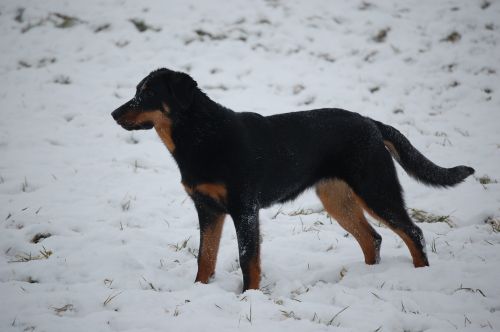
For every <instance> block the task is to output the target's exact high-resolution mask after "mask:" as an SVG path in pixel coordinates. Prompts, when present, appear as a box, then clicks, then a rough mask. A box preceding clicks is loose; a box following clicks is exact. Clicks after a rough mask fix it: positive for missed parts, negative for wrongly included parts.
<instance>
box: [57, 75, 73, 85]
mask: <svg viewBox="0 0 500 332" xmlns="http://www.w3.org/2000/svg"><path fill="white" fill-rule="evenodd" d="M53 82H54V83H57V84H63V85H68V84H71V78H69V76H66V75H57V76H56V77H54V80H53Z"/></svg>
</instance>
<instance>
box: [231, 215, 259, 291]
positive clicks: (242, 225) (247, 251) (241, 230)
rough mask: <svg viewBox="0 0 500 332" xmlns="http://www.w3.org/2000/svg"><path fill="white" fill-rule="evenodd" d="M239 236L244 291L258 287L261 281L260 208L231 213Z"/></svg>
mask: <svg viewBox="0 0 500 332" xmlns="http://www.w3.org/2000/svg"><path fill="white" fill-rule="evenodd" d="M231 217H232V218H233V221H234V226H235V228H236V236H237V238H238V249H239V256H240V266H241V271H242V273H243V292H244V291H246V290H247V289H258V288H259V282H260V242H259V209H258V208H257V207H251V208H246V209H242V211H239V212H236V213H231Z"/></svg>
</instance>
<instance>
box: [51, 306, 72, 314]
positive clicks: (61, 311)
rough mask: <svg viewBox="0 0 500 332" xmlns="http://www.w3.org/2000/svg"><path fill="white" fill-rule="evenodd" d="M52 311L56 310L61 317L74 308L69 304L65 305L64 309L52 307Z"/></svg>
mask: <svg viewBox="0 0 500 332" xmlns="http://www.w3.org/2000/svg"><path fill="white" fill-rule="evenodd" d="M52 309H53V310H54V312H55V313H56V315H58V316H61V315H62V314H63V313H65V312H66V311H73V309H74V306H73V305H72V304H71V303H68V304H66V305H63V306H62V307H59V308H56V307H52Z"/></svg>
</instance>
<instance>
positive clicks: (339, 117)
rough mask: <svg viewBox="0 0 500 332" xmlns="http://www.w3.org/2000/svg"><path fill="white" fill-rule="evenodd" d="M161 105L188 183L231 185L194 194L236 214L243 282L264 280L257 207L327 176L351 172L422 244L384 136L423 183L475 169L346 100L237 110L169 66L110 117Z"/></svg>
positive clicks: (378, 209) (447, 181) (447, 182)
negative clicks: (258, 262) (441, 157)
mask: <svg viewBox="0 0 500 332" xmlns="http://www.w3.org/2000/svg"><path fill="white" fill-rule="evenodd" d="M158 110H160V111H161V112H162V114H163V116H165V117H166V118H168V119H169V120H170V121H171V139H172V141H173V142H174V144H175V149H173V151H171V152H172V155H173V157H174V159H175V161H176V162H177V164H178V167H179V170H180V172H181V176H182V182H183V184H184V185H185V186H186V188H197V186H198V185H200V184H204V183H208V184H218V185H223V186H224V188H226V189H227V195H225V197H224V199H214V197H211V196H210V195H207V194H206V193H204V192H199V191H196V190H194V192H190V195H191V197H192V199H193V200H194V202H195V206H196V208H197V210H198V214H199V215H211V214H213V215H217V214H220V213H228V214H230V215H231V217H232V219H233V220H234V223H235V227H236V232H237V237H238V244H239V249H240V264H241V267H242V270H243V279H244V287H243V288H244V290H246V289H248V288H256V287H255V286H256V285H257V287H258V281H257V284H256V283H255V280H253V281H252V280H251V279H252V278H255V277H252V273H253V272H252V271H254V270H255V266H253V265H252V264H254V263H252V262H254V261H252V259H254V260H255V259H258V254H259V221H258V211H259V209H260V208H264V207H268V206H270V205H272V204H274V203H277V202H286V201H289V200H292V199H294V198H296V197H297V196H298V195H299V194H300V193H302V192H303V191H304V190H306V189H307V188H310V187H312V186H314V185H316V184H318V183H319V182H320V181H322V180H325V179H341V180H343V181H345V182H346V183H347V184H348V185H349V186H350V187H351V188H352V190H353V191H354V192H355V193H356V195H357V196H359V197H361V198H362V200H363V201H364V202H365V203H366V205H367V206H368V208H369V209H371V210H372V211H374V212H375V213H376V214H377V215H378V216H380V217H381V218H383V219H384V220H386V221H387V222H388V224H389V225H390V226H391V228H393V229H395V230H401V231H403V232H405V233H406V234H407V235H409V236H410V237H411V239H412V241H414V242H415V243H417V242H418V243H417V246H419V249H420V250H424V248H423V247H424V246H425V245H424V242H423V236H422V234H421V231H420V229H419V228H418V227H416V226H415V225H414V224H413V223H412V222H411V220H410V218H409V217H408V215H407V213H406V210H405V204H404V200H403V196H402V189H401V187H400V184H399V181H398V179H397V175H396V170H395V167H394V164H393V162H392V159H391V155H390V154H389V152H388V151H387V149H386V146H385V145H384V141H389V142H390V143H392V144H393V145H394V147H395V149H396V150H397V156H396V157H398V158H399V160H398V161H399V162H400V163H401V165H402V166H403V168H404V169H405V170H406V171H407V172H408V173H409V174H410V175H412V176H414V177H416V178H417V179H419V180H420V181H422V182H423V183H426V184H431V185H437V186H451V185H454V184H457V183H459V182H460V181H462V180H463V179H465V178H466V177H467V176H468V175H470V174H472V173H473V169H472V168H469V167H465V166H458V167H455V168H451V169H445V168H441V167H438V166H436V165H435V164H433V163H432V162H431V161H429V160H428V159H426V158H425V157H424V156H423V155H422V154H420V153H419V152H418V151H417V150H416V149H415V148H414V147H413V146H412V145H411V144H410V143H409V141H408V140H407V139H406V138H405V137H404V136H403V135H402V134H401V133H399V131H397V130H396V129H394V128H393V127H390V126H388V125H385V124H382V123H380V122H378V121H374V120H371V119H369V118H367V117H364V116H361V115H359V114H357V113H352V112H348V111H345V110H342V109H317V110H311V111H302V112H293V113H285V114H278V115H273V116H267V117H264V116H262V115H259V114H256V113H250V112H241V113H238V112H234V111H232V110H230V109H227V108H225V107H223V106H221V105H219V104H217V103H215V102H214V101H212V100H211V99H210V98H208V97H207V96H206V95H205V94H204V93H203V92H202V91H201V90H199V89H198V88H197V85H196V82H195V81H194V80H193V79H192V78H191V77H190V76H189V75H187V74H184V73H179V72H174V71H170V70H168V69H160V70H157V71H155V72H152V73H151V74H150V75H149V76H148V77H146V78H145V79H144V80H142V81H141V83H140V84H139V85H138V87H137V93H136V96H135V97H134V98H133V99H132V100H131V101H129V102H127V103H126V104H124V105H123V106H121V107H120V108H118V109H117V110H116V111H114V112H113V117H114V118H115V119H116V120H117V122H118V123H119V124H121V125H122V126H123V127H124V128H125V129H128V130H132V129H149V128H151V127H153V125H155V124H154V123H151V122H148V121H146V122H144V123H133V121H132V122H131V121H130V120H126V119H130V118H131V116H132V115H134V114H140V113H145V112H152V111H158ZM131 114H132V115H131ZM393 152H394V151H393ZM210 211H212V212H213V213H210ZM205 219H206V218H205ZM203 223H204V224H206V223H207V220H204V221H203ZM200 249H201V247H200ZM200 255H201V253H200ZM427 264H428V262H427V260H426V258H425V264H424V265H427ZM252 269H254V270H252Z"/></svg>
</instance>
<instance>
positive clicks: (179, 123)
mask: <svg viewBox="0 0 500 332" xmlns="http://www.w3.org/2000/svg"><path fill="white" fill-rule="evenodd" d="M175 113H176V116H175V117H174V118H172V119H170V118H168V117H165V116H162V117H161V118H158V119H155V121H154V128H155V130H156V132H157V134H158V136H160V139H161V140H162V142H163V144H165V146H166V148H167V149H168V151H169V152H170V153H171V154H172V156H173V157H174V159H176V158H175V156H176V152H178V151H177V149H178V148H181V149H182V148H183V145H186V144H193V142H199V141H202V139H201V137H203V138H206V135H209V134H215V132H214V129H215V130H216V126H217V124H218V123H219V124H220V122H219V121H220V119H223V118H225V117H226V116H227V115H228V114H231V113H234V112H233V111H231V110H229V109H227V108H225V107H223V106H221V105H219V104H217V103H216V102H214V101H213V100H211V99H210V98H209V97H208V96H207V95H205V94H204V93H203V92H201V91H197V92H196V94H195V97H194V99H193V103H192V104H191V106H190V107H189V108H188V109H185V110H176V112H175ZM181 132H182V133H184V135H185V134H186V133H187V132H189V140H186V139H183V140H179V142H176V137H178V135H176V134H179V133H181ZM177 143H179V144H177Z"/></svg>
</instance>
